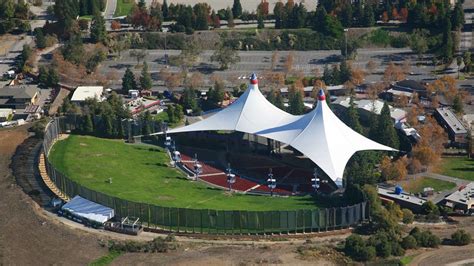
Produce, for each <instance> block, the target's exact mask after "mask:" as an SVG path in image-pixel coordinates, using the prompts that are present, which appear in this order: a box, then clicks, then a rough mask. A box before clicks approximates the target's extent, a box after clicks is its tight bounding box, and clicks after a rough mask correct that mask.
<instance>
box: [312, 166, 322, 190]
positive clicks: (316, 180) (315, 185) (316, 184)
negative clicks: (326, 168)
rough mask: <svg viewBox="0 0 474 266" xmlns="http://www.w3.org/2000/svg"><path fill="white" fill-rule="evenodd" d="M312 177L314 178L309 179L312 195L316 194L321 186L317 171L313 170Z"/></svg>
mask: <svg viewBox="0 0 474 266" xmlns="http://www.w3.org/2000/svg"><path fill="white" fill-rule="evenodd" d="M313 176H314V178H311V183H313V184H312V185H311V186H312V187H313V188H314V193H318V189H319V187H320V186H321V182H320V180H319V178H318V169H316V168H314V172H313Z"/></svg>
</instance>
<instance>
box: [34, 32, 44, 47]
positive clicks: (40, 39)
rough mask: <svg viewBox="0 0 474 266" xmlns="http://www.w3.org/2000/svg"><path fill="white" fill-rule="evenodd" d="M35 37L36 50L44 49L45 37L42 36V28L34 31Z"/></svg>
mask: <svg viewBox="0 0 474 266" xmlns="http://www.w3.org/2000/svg"><path fill="white" fill-rule="evenodd" d="M35 37H36V47H37V48H38V49H44V48H46V37H45V36H44V33H43V29H42V28H36V29H35Z"/></svg>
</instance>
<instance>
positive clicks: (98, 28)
mask: <svg viewBox="0 0 474 266" xmlns="http://www.w3.org/2000/svg"><path fill="white" fill-rule="evenodd" d="M91 40H92V42H94V43H98V42H102V43H105V42H106V41H107V30H106V28H105V20H104V17H103V16H102V14H100V13H99V12H97V13H95V14H94V17H93V18H92V25H91Z"/></svg>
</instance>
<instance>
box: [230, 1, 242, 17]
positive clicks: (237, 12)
mask: <svg viewBox="0 0 474 266" xmlns="http://www.w3.org/2000/svg"><path fill="white" fill-rule="evenodd" d="M232 15H233V16H234V18H239V17H240V16H241V15H242V5H241V4H240V0H234V4H233V5H232Z"/></svg>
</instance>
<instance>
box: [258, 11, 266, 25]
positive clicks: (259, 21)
mask: <svg viewBox="0 0 474 266" xmlns="http://www.w3.org/2000/svg"><path fill="white" fill-rule="evenodd" d="M263 28H265V23H264V22H263V15H262V14H261V13H260V12H258V13H257V29H263Z"/></svg>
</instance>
